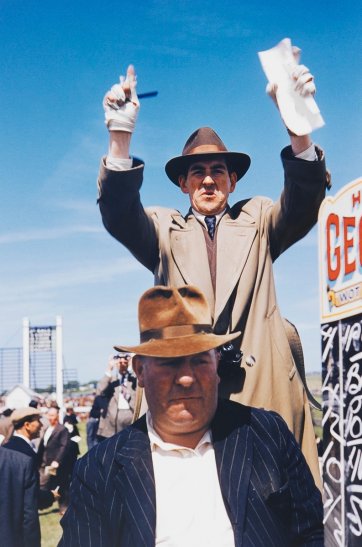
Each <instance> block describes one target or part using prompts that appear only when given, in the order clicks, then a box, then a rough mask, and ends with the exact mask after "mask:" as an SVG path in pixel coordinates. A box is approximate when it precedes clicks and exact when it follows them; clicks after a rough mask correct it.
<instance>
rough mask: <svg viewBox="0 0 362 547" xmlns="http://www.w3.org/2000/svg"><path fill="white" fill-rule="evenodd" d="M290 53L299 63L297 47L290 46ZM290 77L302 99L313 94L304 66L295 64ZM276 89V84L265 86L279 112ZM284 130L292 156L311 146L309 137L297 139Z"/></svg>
mask: <svg viewBox="0 0 362 547" xmlns="http://www.w3.org/2000/svg"><path fill="white" fill-rule="evenodd" d="M292 51H293V56H294V59H295V61H296V62H297V63H299V61H300V55H301V51H302V50H301V49H300V48H299V47H297V46H292ZM291 76H292V78H293V80H294V82H295V83H294V89H295V91H298V92H299V93H300V95H302V97H307V96H308V95H314V94H315V92H316V86H315V83H314V76H313V75H312V74H311V73H310V72H309V68H307V67H306V66H304V65H300V64H297V66H296V67H295V68H294V69H293V71H292V74H291ZM277 89H278V86H277V84H273V83H268V84H267V86H266V92H267V94H268V95H269V96H270V97H271V99H272V100H273V102H274V104H275V105H276V107H277V108H278V110H279V106H278V101H277V98H276V92H277ZM286 129H287V131H288V134H289V136H290V141H291V145H292V149H293V153H294V155H297V154H300V153H301V152H304V150H307V148H309V147H310V146H311V144H312V141H311V139H310V136H309V135H302V136H299V137H298V136H297V135H295V134H294V133H292V132H291V131H290V130H289V129H288V128H287V127H286Z"/></svg>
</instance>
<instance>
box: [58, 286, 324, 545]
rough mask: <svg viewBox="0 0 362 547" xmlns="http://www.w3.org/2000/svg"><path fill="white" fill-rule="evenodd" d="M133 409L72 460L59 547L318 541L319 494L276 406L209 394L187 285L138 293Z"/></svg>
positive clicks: (208, 359) (207, 344)
mask: <svg viewBox="0 0 362 547" xmlns="http://www.w3.org/2000/svg"><path fill="white" fill-rule="evenodd" d="M139 323H140V335H141V336H140V338H141V340H140V344H139V345H137V346H133V347H129V346H128V347H127V346H120V347H119V346H116V348H115V349H117V350H118V351H127V352H134V353H136V357H135V358H134V360H133V367H134V370H135V373H136V374H137V377H138V383H139V386H141V387H143V388H144V390H145V395H146V398H147V402H148V408H149V409H148V411H147V414H146V415H145V416H143V417H142V418H141V419H140V420H138V421H137V422H135V423H134V424H133V425H131V426H129V427H128V428H127V429H125V430H123V431H122V432H120V433H119V434H117V435H114V436H113V437H111V438H110V439H108V440H106V441H104V442H102V443H100V444H99V445H97V446H96V447H95V448H94V449H92V450H91V451H90V452H88V454H87V455H86V456H84V458H82V459H81V460H79V461H78V464H77V466H76V470H75V474H74V477H73V483H72V490H71V503H70V506H69V509H68V511H67V512H66V514H65V516H64V517H63V519H62V526H63V529H64V532H63V537H62V540H61V542H60V545H61V546H62V547H75V546H82V547H83V546H84V547H85V546H90V547H98V546H99V547H100V546H104V547H113V546H114V547H115V546H122V547H141V546H148V547H151V546H154V545H163V546H168V547H171V546H172V547H231V546H234V545H236V546H241V545H242V546H243V547H246V546H249V547H266V546H268V547H269V546H276V547H284V546H294V545H308V546H314V547H317V546H319V547H322V546H323V527H322V502H321V495H320V492H319V490H318V488H317V487H316V486H315V484H314V481H313V478H312V475H311V473H310V471H309V468H308V466H307V464H306V462H305V459H304V456H303V455H302V453H301V451H300V449H299V446H298V445H297V442H296V441H295V439H294V437H293V435H292V434H291V433H290V431H289V430H288V428H287V426H286V424H285V422H284V421H283V419H282V418H281V417H280V416H279V415H278V414H276V413H274V412H270V411H264V410H261V409H254V408H251V407H246V406H243V405H241V404H238V403H234V402H231V401H219V400H218V395H217V393H218V383H219V377H218V375H217V364H218V351H217V350H216V348H218V347H220V346H222V345H224V344H226V343H228V342H229V341H230V340H232V339H233V338H235V337H237V336H238V335H239V333H233V334H225V335H216V334H214V333H213V332H212V327H211V324H212V323H211V316H210V312H209V308H208V304H207V302H206V299H205V297H204V296H203V294H202V293H201V292H200V291H199V289H197V288H196V287H194V286H191V285H188V286H184V287H179V288H172V287H163V286H162V287H161V286H156V287H154V288H152V289H150V290H148V291H146V293H144V295H143V296H142V297H141V300H140V304H139Z"/></svg>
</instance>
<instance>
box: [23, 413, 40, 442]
mask: <svg viewBox="0 0 362 547" xmlns="http://www.w3.org/2000/svg"><path fill="white" fill-rule="evenodd" d="M25 426H26V431H27V436H28V438H29V439H30V440H32V439H37V438H38V437H39V435H40V430H41V428H42V423H41V421H40V418H39V417H37V418H34V419H33V420H31V421H29V422H26V423H25Z"/></svg>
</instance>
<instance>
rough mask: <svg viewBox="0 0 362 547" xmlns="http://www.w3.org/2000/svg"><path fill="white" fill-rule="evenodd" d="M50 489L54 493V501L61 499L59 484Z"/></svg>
mask: <svg viewBox="0 0 362 547" xmlns="http://www.w3.org/2000/svg"><path fill="white" fill-rule="evenodd" d="M50 491H51V493H52V494H53V498H54V501H58V500H59V499H60V494H59V486H57V487H56V488H55V489H54V490H50Z"/></svg>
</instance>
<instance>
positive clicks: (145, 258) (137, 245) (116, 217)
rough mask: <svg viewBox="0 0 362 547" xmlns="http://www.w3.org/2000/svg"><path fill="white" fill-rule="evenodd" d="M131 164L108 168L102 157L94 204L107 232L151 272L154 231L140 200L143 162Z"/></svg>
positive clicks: (155, 254)
mask: <svg viewBox="0 0 362 547" xmlns="http://www.w3.org/2000/svg"><path fill="white" fill-rule="evenodd" d="M134 165H135V167H134V168H133V169H130V170H128V171H110V170H109V169H107V168H106V167H105V165H104V161H103V160H102V163H101V167H100V173H99V178H98V188H99V199H98V204H99V208H100V212H101V215H102V221H103V224H104V226H105V228H106V229H107V230H108V232H109V233H110V234H111V235H112V236H113V237H115V238H116V239H117V240H118V241H119V242H120V243H122V245H124V246H125V247H127V249H128V250H129V251H131V253H132V254H133V255H134V256H135V257H136V258H137V260H138V261H139V262H141V264H143V265H144V266H145V267H146V268H148V269H149V270H150V271H151V272H152V273H153V272H154V270H155V268H156V265H157V263H158V256H159V249H158V236H157V230H156V227H155V223H154V218H153V216H152V214H150V213H148V212H147V211H146V210H145V209H144V208H143V206H142V203H141V198H140V188H141V185H142V179H143V165H142V164H141V163H140V162H137V161H134Z"/></svg>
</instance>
